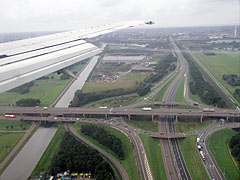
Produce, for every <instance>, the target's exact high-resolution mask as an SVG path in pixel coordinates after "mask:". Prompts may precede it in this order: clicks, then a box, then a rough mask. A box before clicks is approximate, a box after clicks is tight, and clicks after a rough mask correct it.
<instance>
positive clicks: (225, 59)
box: [194, 53, 240, 93]
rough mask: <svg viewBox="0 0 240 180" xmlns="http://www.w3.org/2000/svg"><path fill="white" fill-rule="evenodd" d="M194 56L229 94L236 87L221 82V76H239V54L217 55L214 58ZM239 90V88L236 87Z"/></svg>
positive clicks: (200, 54) (199, 54) (202, 55)
mask: <svg viewBox="0 0 240 180" xmlns="http://www.w3.org/2000/svg"><path fill="white" fill-rule="evenodd" d="M194 56H195V57H196V58H197V59H198V60H200V62H201V63H202V64H203V65H204V66H205V67H206V68H207V69H208V70H209V71H210V72H211V73H212V74H213V75H214V76H215V77H216V78H217V79H218V81H219V82H220V83H221V84H222V85H224V86H225V87H226V88H227V89H228V90H229V91H230V92H232V93H233V92H234V90H235V89H236V88H237V86H235V87H234V86H230V85H228V84H227V82H226V81H223V80H222V76H223V74H236V75H238V76H240V70H239V68H240V55H239V53H218V54H216V55H215V56H206V55H205V54H203V53H194ZM238 88H239V86H238Z"/></svg>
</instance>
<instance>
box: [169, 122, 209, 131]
mask: <svg viewBox="0 0 240 180" xmlns="http://www.w3.org/2000/svg"><path fill="white" fill-rule="evenodd" d="M210 123H211V122H203V123H190V122H189V123H187V122H185V123H182V122H178V123H174V126H175V130H176V132H192V131H197V130H200V129H203V128H206V127H208V126H209V125H210Z"/></svg>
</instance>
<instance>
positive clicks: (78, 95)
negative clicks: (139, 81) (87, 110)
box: [70, 88, 136, 107]
mask: <svg viewBox="0 0 240 180" xmlns="http://www.w3.org/2000/svg"><path fill="white" fill-rule="evenodd" d="M134 92H136V89H135V88H134V89H131V90H124V89H122V88H119V89H112V90H107V91H99V92H89V93H83V92H82V91H81V90H77V91H76V92H75V95H74V98H73V100H72V101H71V102H70V107H80V106H83V105H85V104H88V103H90V102H94V101H99V100H102V99H105V98H110V97H114V96H121V95H126V94H131V93H134Z"/></svg>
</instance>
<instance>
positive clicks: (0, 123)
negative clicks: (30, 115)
mask: <svg viewBox="0 0 240 180" xmlns="http://www.w3.org/2000/svg"><path fill="white" fill-rule="evenodd" d="M30 126H31V122H25V121H16V120H7V119H6V120H0V130H24V129H25V130H27V129H29V127H30ZM7 127H8V129H7Z"/></svg>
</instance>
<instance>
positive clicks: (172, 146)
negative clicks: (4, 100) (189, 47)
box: [0, 39, 240, 180]
mask: <svg viewBox="0 0 240 180" xmlns="http://www.w3.org/2000/svg"><path fill="white" fill-rule="evenodd" d="M171 44H172V47H173V49H174V52H175V54H176V56H177V57H178V66H177V70H176V71H174V72H173V73H171V74H170V75H169V76H168V79H166V81H165V82H164V83H162V84H160V86H159V87H158V88H156V89H155V91H153V92H152V93H151V94H150V95H149V96H148V97H147V99H148V100H150V99H151V98H152V97H153V96H154V95H155V94H156V93H157V92H158V91H159V90H160V89H161V87H163V86H164V85H165V84H166V83H167V82H168V81H169V80H170V79H171V78H173V77H174V75H175V74H176V75H177V76H176V78H175V80H174V81H173V83H172V84H171V85H170V87H169V88H168V90H167V91H166V93H165V95H164V97H163V101H164V102H166V103H172V102H174V98H175V95H176V91H177V89H178V87H179V85H180V84H181V82H182V81H183V80H184V77H186V78H187V76H188V64H187V61H186V60H185V58H184V57H183V55H182V53H181V52H180V50H179V49H178V47H177V45H176V44H175V43H174V41H173V40H172V39H171ZM189 101H191V100H189ZM137 105H138V106H139V105H146V106H147V105H148V102H146V101H142V102H140V103H138V104H137ZM0 113H3V114H17V115H21V116H22V118H23V119H24V120H28V118H29V120H30V119H32V120H34V119H35V120H36V121H41V120H42V121H50V122H51V121H52V122H59V121H61V122H76V121H80V122H81V121H83V122H89V123H103V124H106V125H108V126H111V127H113V128H116V129H118V130H120V131H122V132H123V133H124V134H126V135H127V136H128V137H129V139H130V140H131V142H132V144H133V146H134V151H135V154H136V157H137V164H138V167H139V171H140V173H141V176H142V179H144V180H145V179H146V180H148V179H149V180H152V179H153V176H152V172H151V169H150V166H149V163H148V160H147V156H146V152H145V149H144V146H143V143H142V141H141V139H140V138H139V136H138V134H139V133H140V134H147V135H149V136H152V137H158V138H162V139H161V140H160V142H161V150H162V157H163V162H164V166H165V171H166V175H167V179H172V180H175V179H183V180H188V179H191V177H190V175H189V173H188V170H187V168H186V165H185V163H184V160H183V157H182V155H181V151H180V148H179V146H178V142H177V138H184V137H186V136H188V135H192V134H198V137H199V138H200V139H201V140H202V141H201V146H202V147H203V152H204V154H205V156H206V161H205V162H203V164H204V166H205V168H206V170H207V173H208V175H209V177H210V178H211V179H214V180H222V179H225V178H224V176H223V175H222V172H221V171H220V170H219V168H218V166H217V164H216V162H215V161H214V159H213V158H212V156H211V153H210V152H209V150H208V147H207V145H206V142H207V138H208V137H209V135H211V134H212V133H213V132H215V131H217V130H219V129H222V128H228V127H232V126H235V127H239V126H240V124H234V125H230V124H227V125H224V126H220V125H219V124H218V123H214V124H212V125H210V126H209V127H207V128H205V129H203V130H201V131H196V132H191V133H186V134H183V133H182V134H180V133H175V130H174V123H173V122H174V118H177V117H178V116H200V117H201V119H202V117H219V118H226V120H227V119H228V118H229V117H240V113H239V111H238V110H232V109H231V110H229V109H217V108H216V109H215V111H214V112H205V111H203V109H173V108H172V107H170V108H166V107H165V108H160V109H151V110H150V111H144V110H142V109H141V108H136V105H135V106H127V107H121V108H54V107H49V108H48V109H43V108H40V107H29V108H27V107H24V108H23V107H1V109H0ZM29 114H31V115H34V116H32V117H29V116H26V115H29ZM59 114H61V115H63V117H55V115H59ZM69 115H75V116H76V117H75V118H70V117H69ZM86 115H104V116H105V117H106V118H107V117H114V118H113V119H115V120H114V121H106V120H96V119H95V120H88V119H85V116H86ZM134 115H149V116H152V118H153V119H154V117H160V120H159V125H160V132H158V133H156V132H155V133H154V132H149V131H143V130H140V129H135V128H133V127H131V126H128V125H126V124H125V123H124V121H122V120H121V118H120V117H119V116H127V117H128V118H129V119H131V116H134ZM69 129H71V131H72V132H73V129H72V127H71V126H70V127H69ZM75 135H76V134H75ZM164 139H165V140H164ZM95 149H97V148H95ZM98 151H101V150H98ZM101 153H102V154H104V152H101ZM104 156H106V157H108V159H110V160H111V161H112V162H113V164H114V165H115V166H116V167H117V168H118V169H119V171H120V174H121V176H122V177H123V179H128V178H127V177H126V172H124V171H125V170H124V169H123V167H122V166H121V164H120V165H119V163H118V162H115V161H116V160H114V159H112V157H109V156H108V155H107V154H104Z"/></svg>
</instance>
